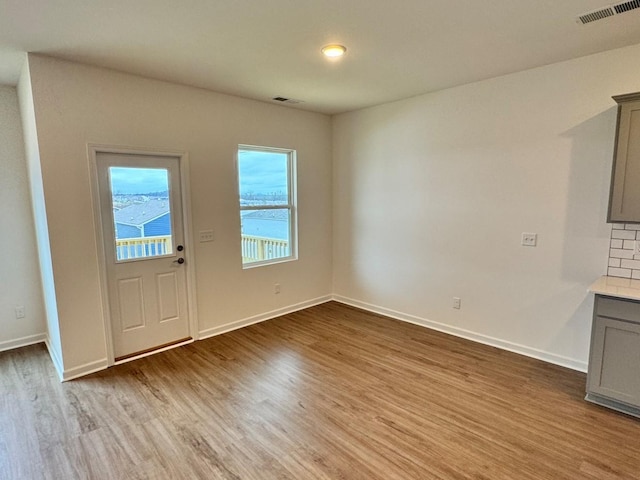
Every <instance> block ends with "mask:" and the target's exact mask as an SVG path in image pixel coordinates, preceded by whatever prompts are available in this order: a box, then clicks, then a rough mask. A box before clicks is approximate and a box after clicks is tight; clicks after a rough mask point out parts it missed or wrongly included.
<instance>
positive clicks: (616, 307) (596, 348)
mask: <svg viewBox="0 0 640 480" xmlns="http://www.w3.org/2000/svg"><path fill="white" fill-rule="evenodd" d="M586 400H588V401H590V402H593V403H597V404H599V405H603V406H606V407H609V408H613V409H615V410H619V411H621V412H624V413H627V414H630V415H634V416H637V417H640V302H637V301H633V300H622V299H619V298H613V297H606V296H602V295H596V298H595V306H594V316H593V327H592V332H591V350H590V354H589V372H588V375H587V396H586Z"/></svg>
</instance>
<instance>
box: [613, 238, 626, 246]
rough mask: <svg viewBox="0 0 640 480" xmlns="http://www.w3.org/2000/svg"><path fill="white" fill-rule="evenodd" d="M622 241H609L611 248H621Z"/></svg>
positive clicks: (617, 239) (614, 239) (615, 239)
mask: <svg viewBox="0 0 640 480" xmlns="http://www.w3.org/2000/svg"><path fill="white" fill-rule="evenodd" d="M622 242H624V240H620V239H619V238H612V239H611V248H622V245H623V243H622Z"/></svg>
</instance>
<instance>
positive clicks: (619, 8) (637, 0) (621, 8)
mask: <svg viewBox="0 0 640 480" xmlns="http://www.w3.org/2000/svg"><path fill="white" fill-rule="evenodd" d="M613 8H614V9H615V10H616V13H624V12H628V11H629V10H635V9H636V8H640V0H631V1H630V2H624V3H619V4H618V5H614V6H613Z"/></svg>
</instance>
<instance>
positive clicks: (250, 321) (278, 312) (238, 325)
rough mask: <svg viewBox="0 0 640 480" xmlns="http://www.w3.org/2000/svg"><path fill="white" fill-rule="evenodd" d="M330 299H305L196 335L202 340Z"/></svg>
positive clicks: (330, 296) (328, 297)
mask: <svg viewBox="0 0 640 480" xmlns="http://www.w3.org/2000/svg"><path fill="white" fill-rule="evenodd" d="M332 299H333V296H332V295H325V296H323V297H318V298H314V299H311V300H307V301H305V302H300V303H296V304H294V305H289V306H288V307H283V308H279V309H277V310H271V311H270V312H266V313H261V314H259V315H254V316H253V317H249V318H245V319H242V320H236V321H235V322H231V323H226V324H224V325H221V326H219V327H213V328H208V329H206V330H201V331H200V332H199V335H198V340H204V339H205V338H210V337H214V336H216V335H221V334H223V333H227V332H231V331H233V330H237V329H239V328H242V327H248V326H249V325H253V324H254V323H260V322H264V321H267V320H271V319H272V318H276V317H280V316H281V315H286V314H288V313H293V312H297V311H298V310H304V309H305V308H309V307H314V306H316V305H320V304H321V303H326V302H329V301H331V300H332Z"/></svg>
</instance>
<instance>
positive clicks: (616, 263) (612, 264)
mask: <svg viewBox="0 0 640 480" xmlns="http://www.w3.org/2000/svg"><path fill="white" fill-rule="evenodd" d="M620 262H621V260H620V259H619V258H610V259H609V266H610V267H616V268H620Z"/></svg>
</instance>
